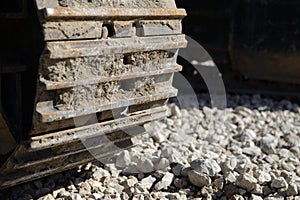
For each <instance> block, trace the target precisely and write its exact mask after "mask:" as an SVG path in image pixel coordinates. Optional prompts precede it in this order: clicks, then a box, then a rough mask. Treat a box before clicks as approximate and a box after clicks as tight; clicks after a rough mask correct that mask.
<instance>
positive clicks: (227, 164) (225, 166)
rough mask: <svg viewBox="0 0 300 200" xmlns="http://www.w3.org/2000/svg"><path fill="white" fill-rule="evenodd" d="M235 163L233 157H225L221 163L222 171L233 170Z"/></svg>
mask: <svg viewBox="0 0 300 200" xmlns="http://www.w3.org/2000/svg"><path fill="white" fill-rule="evenodd" d="M236 165H237V160H236V158H235V157H231V158H227V159H226V160H225V161H224V162H222V163H221V169H222V172H223V173H224V174H225V173H227V172H229V171H233V170H234V168H235V167H236Z"/></svg>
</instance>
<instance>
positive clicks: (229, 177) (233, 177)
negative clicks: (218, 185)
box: [225, 172, 239, 183]
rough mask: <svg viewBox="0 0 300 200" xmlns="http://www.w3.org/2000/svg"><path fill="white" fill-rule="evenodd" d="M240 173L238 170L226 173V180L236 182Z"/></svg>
mask: <svg viewBox="0 0 300 200" xmlns="http://www.w3.org/2000/svg"><path fill="white" fill-rule="evenodd" d="M238 176H239V174H238V173H237V172H229V173H227V174H226V175H225V182H226V183H235V181H236V179H237V177H238Z"/></svg>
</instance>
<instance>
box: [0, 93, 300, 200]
mask: <svg viewBox="0 0 300 200" xmlns="http://www.w3.org/2000/svg"><path fill="white" fill-rule="evenodd" d="M199 97H200V98H199V99H200V101H199V105H200V109H198V108H190V107H186V108H179V107H178V106H176V105H175V104H171V105H169V108H170V109H169V113H170V116H169V117H168V118H166V119H163V120H161V121H157V122H152V123H150V124H147V125H145V128H146V130H152V131H153V133H152V134H149V135H143V136H139V137H138V138H136V139H135V141H134V142H135V143H136V144H139V145H138V146H137V147H134V148H133V149H131V150H129V151H123V152H121V153H120V154H119V155H116V156H115V157H114V158H112V159H111V163H109V164H101V163H97V162H96V163H90V164H88V165H85V166H80V167H78V168H77V169H74V170H70V171H66V172H63V173H60V174H56V175H53V176H50V177H47V178H43V179H40V180H37V181H34V182H30V183H26V184H23V185H19V186H16V187H13V188H10V189H7V190H5V191H1V192H0V199H12V200H14V199H24V200H25V199H39V200H52V199H60V200H63V199H78V200H80V199H88V200H92V199H121V200H123V199H194V200H196V199H199V200H200V199H222V200H226V199H241V200H243V199H245V200H248V199H249V200H261V199H267V200H268V199H269V200H280V199H288V200H292V199H295V200H300V193H299V190H300V162H299V159H300V115H299V114H300V108H299V105H298V104H296V103H294V102H291V101H288V100H280V99H277V100H276V99H271V98H265V97H261V96H260V95H252V96H248V95H229V96H228V97H227V98H228V99H227V100H228V108H226V109H224V110H218V109H216V108H210V107H209V105H210V104H209V97H208V96H207V95H204V94H203V95H200V96H199ZM187 99H188V98H187ZM183 102H184V103H185V104H188V103H189V102H188V100H186V101H183ZM181 106H183V105H181Z"/></svg>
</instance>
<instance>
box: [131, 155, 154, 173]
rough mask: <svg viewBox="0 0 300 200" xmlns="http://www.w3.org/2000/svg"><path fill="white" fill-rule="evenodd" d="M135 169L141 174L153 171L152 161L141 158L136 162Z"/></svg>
mask: <svg viewBox="0 0 300 200" xmlns="http://www.w3.org/2000/svg"><path fill="white" fill-rule="evenodd" d="M136 167H137V169H138V170H139V171H140V172H142V173H150V172H153V171H154V170H155V168H154V165H153V163H152V161H151V160H150V159H149V158H146V157H141V158H140V159H139V160H138V162H137V165H136Z"/></svg>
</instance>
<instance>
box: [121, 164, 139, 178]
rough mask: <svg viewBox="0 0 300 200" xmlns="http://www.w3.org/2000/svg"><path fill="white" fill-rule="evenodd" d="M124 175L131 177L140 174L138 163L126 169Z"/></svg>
mask: <svg viewBox="0 0 300 200" xmlns="http://www.w3.org/2000/svg"><path fill="white" fill-rule="evenodd" d="M122 172H123V174H129V175H133V174H139V173H140V172H139V170H138V168H137V165H136V163H130V164H129V165H128V166H127V167H125V168H124V169H123V170H122Z"/></svg>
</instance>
